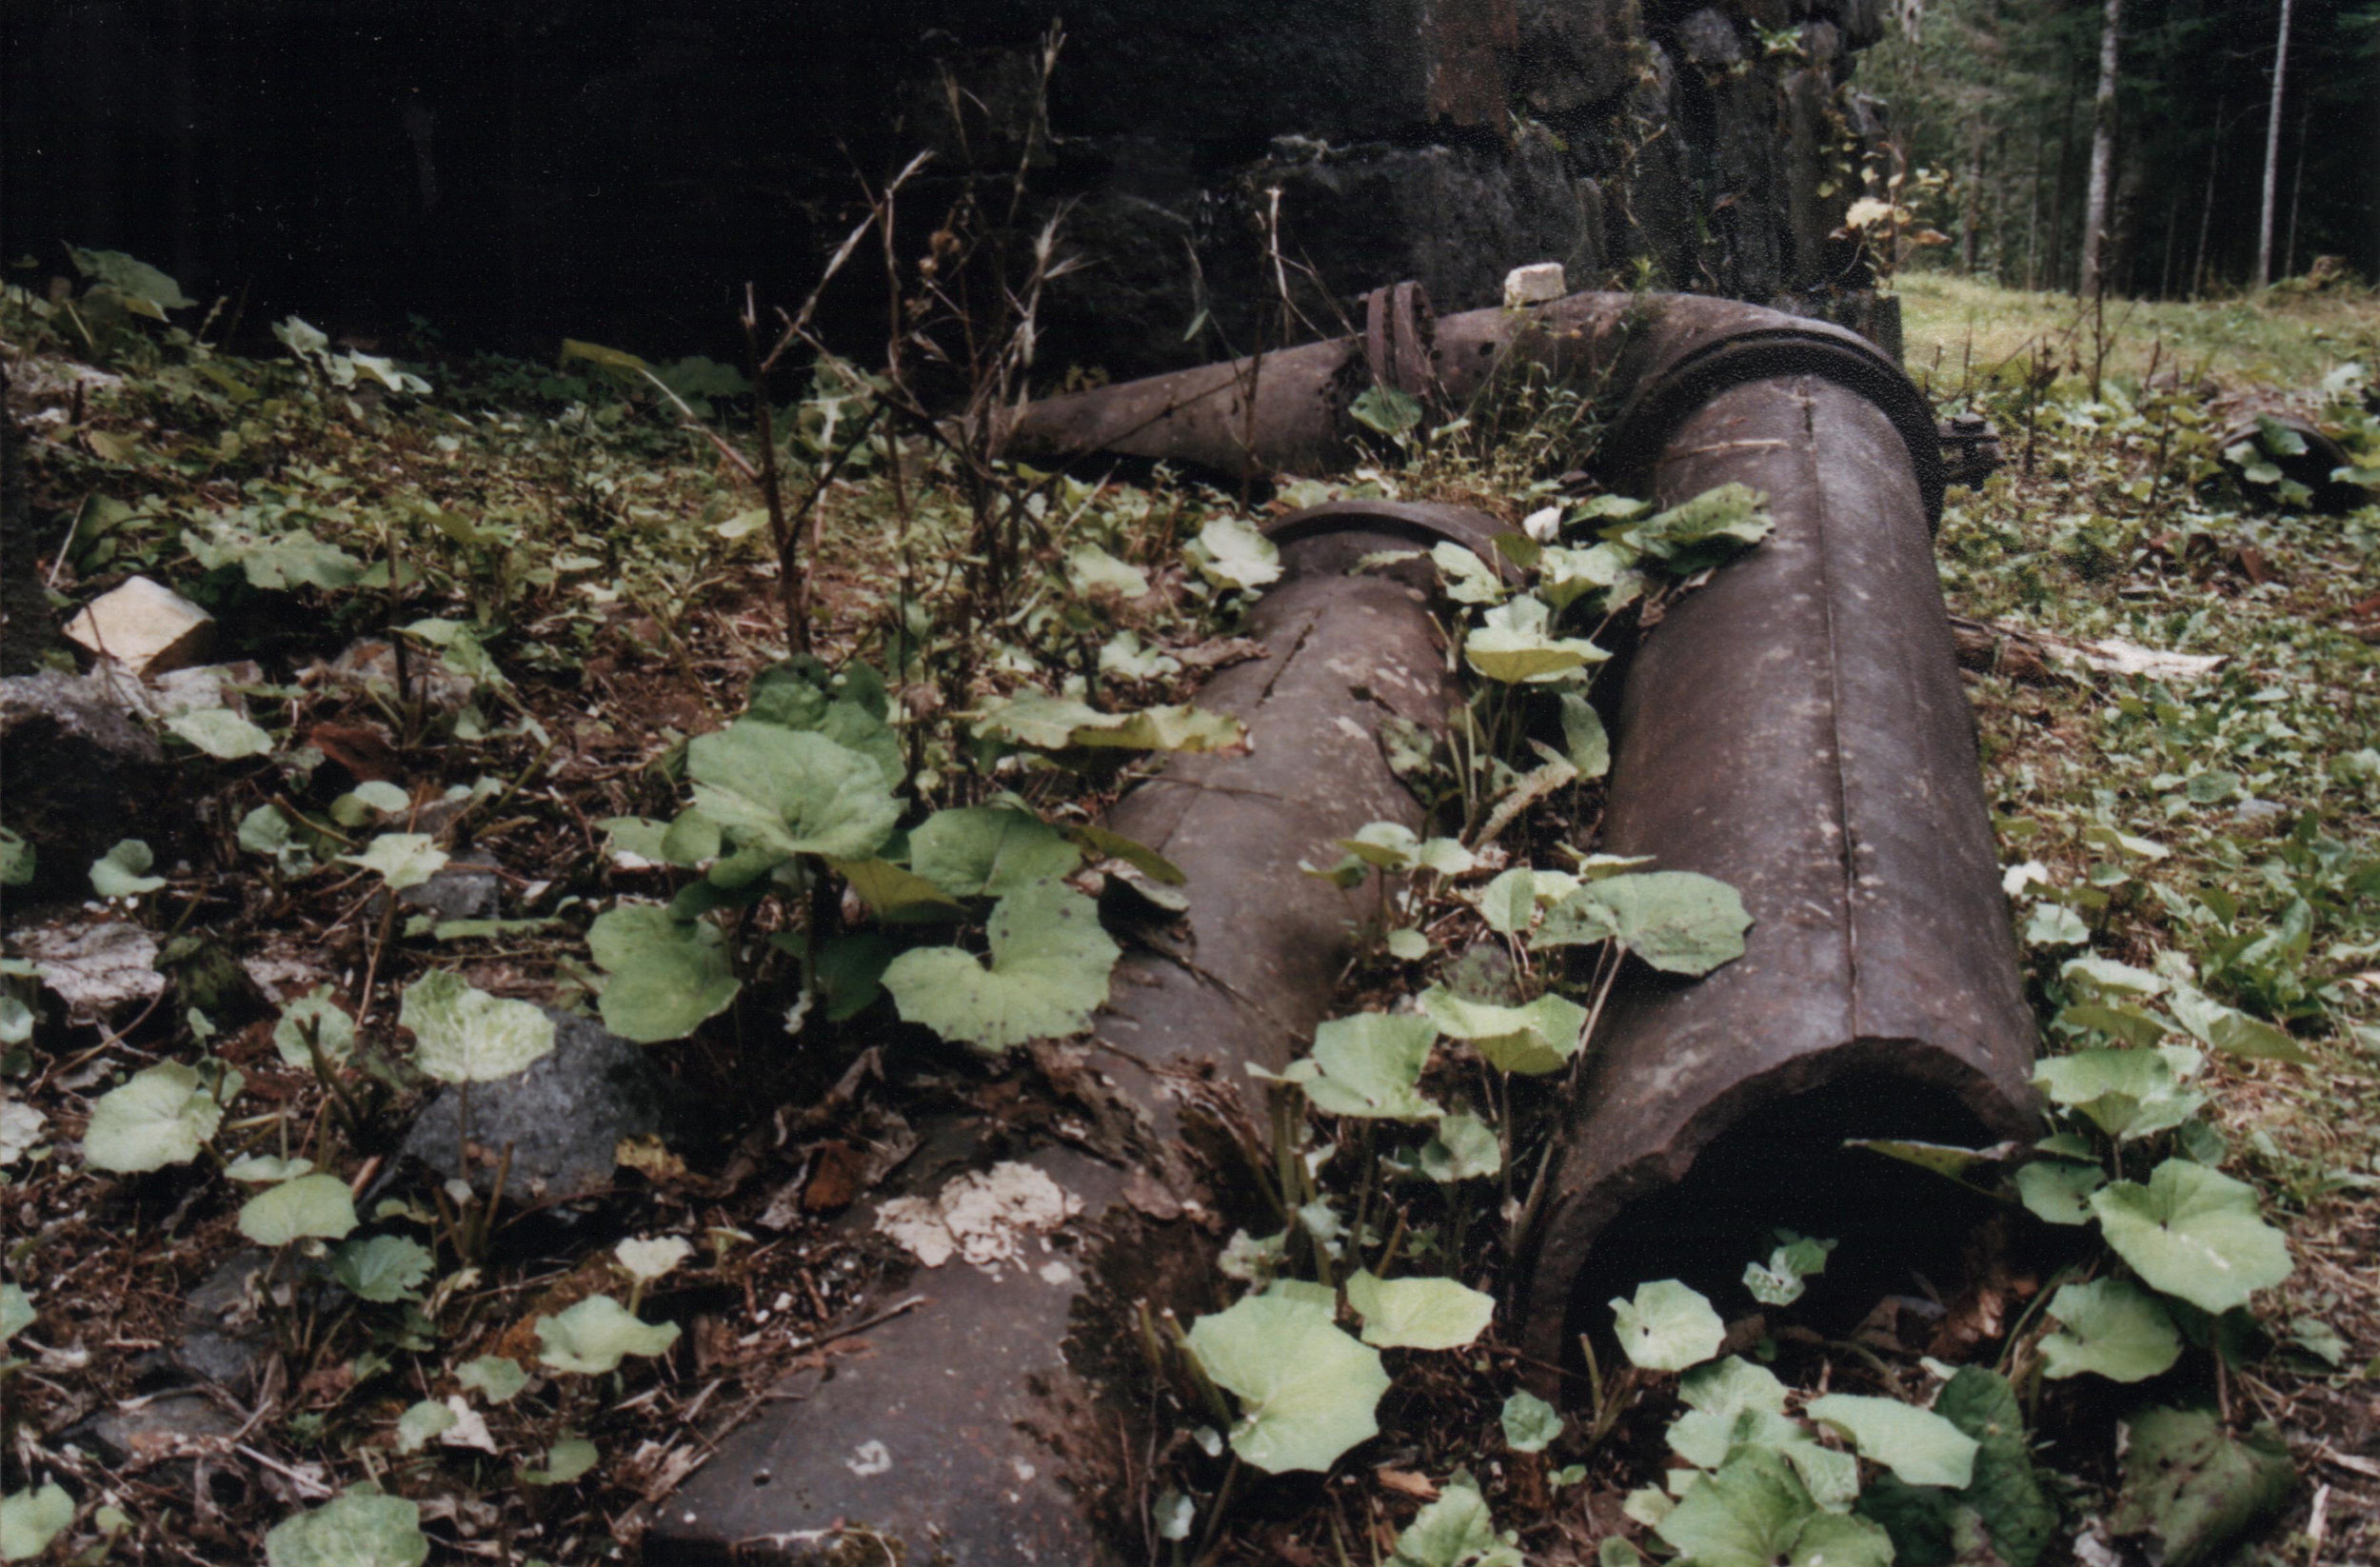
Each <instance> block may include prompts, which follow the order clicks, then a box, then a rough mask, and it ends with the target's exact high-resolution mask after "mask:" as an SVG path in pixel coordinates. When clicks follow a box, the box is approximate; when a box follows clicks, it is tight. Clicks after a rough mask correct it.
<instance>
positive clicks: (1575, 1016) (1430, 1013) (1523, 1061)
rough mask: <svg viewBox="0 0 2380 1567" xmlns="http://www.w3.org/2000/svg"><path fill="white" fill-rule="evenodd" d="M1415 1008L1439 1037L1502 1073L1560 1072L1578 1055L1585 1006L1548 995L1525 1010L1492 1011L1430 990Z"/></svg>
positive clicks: (1441, 990) (1442, 988)
mask: <svg viewBox="0 0 2380 1567" xmlns="http://www.w3.org/2000/svg"><path fill="white" fill-rule="evenodd" d="M1420 1004H1421V1013H1422V1016H1424V1017H1426V1018H1428V1019H1429V1020H1430V1021H1431V1022H1434V1023H1436V1024H1438V1029H1439V1031H1440V1032H1442V1033H1445V1034H1450V1035H1452V1036H1454V1037H1455V1038H1456V1039H1458V1040H1468V1041H1470V1042H1471V1047H1472V1048H1473V1049H1474V1050H1476V1051H1478V1053H1479V1058H1480V1060H1482V1061H1486V1062H1487V1063H1488V1064H1489V1065H1490V1066H1493V1067H1496V1068H1497V1070H1499V1071H1504V1072H1524V1073H1529V1074H1532V1075H1536V1074H1542V1073H1546V1072H1557V1071H1559V1070H1561V1068H1562V1067H1563V1066H1564V1065H1566V1064H1568V1062H1569V1061H1570V1058H1571V1057H1573V1056H1575V1055H1577V1053H1578V1043H1579V1040H1580V1039H1581V1037H1582V1036H1583V1035H1584V1033H1585V1030H1586V1026H1587V1013H1586V1009H1585V1008H1584V1007H1582V1006H1579V1005H1578V1004H1577V1002H1571V1001H1567V1000H1565V999H1563V998H1562V997H1560V996H1557V995H1554V994H1552V993H1550V992H1549V993H1548V994H1546V995H1543V996H1540V997H1538V998H1537V1000H1536V1001H1534V1002H1530V1003H1529V1004H1528V1005H1526V1006H1495V1005H1491V1004H1489V1003H1488V1002H1472V1001H1465V1000H1464V999H1463V998H1461V997H1460V996H1458V995H1456V994H1455V993H1454V992H1453V991H1451V990H1448V989H1447V988H1446V987H1445V986H1444V985H1432V986H1431V987H1430V988H1429V989H1427V990H1425V991H1423V992H1422V993H1421V997H1420Z"/></svg>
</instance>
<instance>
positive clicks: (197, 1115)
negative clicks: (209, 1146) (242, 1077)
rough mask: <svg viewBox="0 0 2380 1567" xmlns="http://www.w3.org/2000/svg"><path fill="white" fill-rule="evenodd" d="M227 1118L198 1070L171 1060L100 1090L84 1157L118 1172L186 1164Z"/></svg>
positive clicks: (85, 1137) (86, 1132)
mask: <svg viewBox="0 0 2380 1567" xmlns="http://www.w3.org/2000/svg"><path fill="white" fill-rule="evenodd" d="M222 1122H223V1106H222V1105H220V1104H218V1103H216V1102H215V1100H214V1096H213V1095H211V1094H209V1093H208V1092H207V1090H206V1088H205V1087H204V1086H203V1083H202V1080H201V1079H200V1078H199V1075H198V1073H197V1072H196V1071H194V1070H192V1069H191V1068H189V1067H188V1066H184V1065H182V1064H181V1063H180V1062H179V1061H166V1062H163V1063H162V1064H159V1065H156V1066H150V1067H146V1068H144V1069H143V1070H141V1071H139V1072H136V1073H134V1074H133V1075H132V1077H131V1079H130V1080H129V1081H127V1082H126V1083H125V1084H124V1085H123V1086H122V1087H120V1088H111V1089H109V1091H108V1092H107V1093H105V1094H103V1095H101V1096H100V1098H99V1102H98V1103H96V1104H94V1105H92V1106H91V1113H90V1123H89V1125H88V1126H87V1127H85V1128H84V1131H83V1159H84V1161H85V1162H86V1163H88V1164H90V1165H91V1166H93V1167H94V1168H96V1169H101V1170H109V1171H113V1172H114V1173H116V1174H118V1175H130V1174H134V1173H136V1172H139V1171H143V1170H162V1169H164V1168H165V1167H166V1166H167V1165H169V1164H187V1163H188V1162H189V1161H190V1160H193V1159H196V1158H197V1157H198V1150H199V1149H200V1148H201V1147H203V1146H205V1144H206V1142H207V1140H208V1138H210V1137H213V1136H214V1135H215V1128H216V1127H217V1126H219V1125H221V1124H222Z"/></svg>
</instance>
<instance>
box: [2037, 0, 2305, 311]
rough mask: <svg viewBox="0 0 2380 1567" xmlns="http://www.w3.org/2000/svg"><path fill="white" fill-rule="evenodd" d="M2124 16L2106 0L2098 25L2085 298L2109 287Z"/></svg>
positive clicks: (2079, 279)
mask: <svg viewBox="0 0 2380 1567" xmlns="http://www.w3.org/2000/svg"><path fill="white" fill-rule="evenodd" d="M2283 3H2284V4H2287V3H2288V0H2283ZM2123 15H2124V0H2107V12H2106V15H2105V18H2104V19H2103V20H2102V21H2101V22H2100V24H2099V90H2098V91H2097V93H2096V94H2094V95H2093V96H2092V100H2091V186H2090V189H2089V191H2088V193H2087V194H2086V195H2085V196H2084V197H2083V235H2082V267H2081V268H2080V269H2079V271H2078V272H2077V274H2076V276H2075V279H2074V291H2075V292H2076V293H2078V294H2080V295H2082V296H2083V297H2084V298H2086V299H2090V298H2095V297H2097V295H2098V294H2099V292H2100V290H2101V289H2102V288H2105V287H2106V286H2107V278H2106V277H2105V275H2104V270H2105V268H2104V264H2105V261H2106V254H2107V228H2108V187H2109V186H2110V185H2111V184H2112V181H2113V177H2114V169H2115V76H2116V64H2117V42H2118V36H2119V33H2120V31H2121V29H2122V24H2123Z"/></svg>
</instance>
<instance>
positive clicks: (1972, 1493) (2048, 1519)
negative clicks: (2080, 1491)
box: [1877, 1366, 2058, 1567]
mask: <svg viewBox="0 0 2380 1567" xmlns="http://www.w3.org/2000/svg"><path fill="white" fill-rule="evenodd" d="M1934 1413H1935V1414H1937V1415H1939V1416H1941V1417H1942V1418H1944V1419H1946V1420H1948V1421H1950V1422H1951V1423H1952V1424H1953V1425H1954V1426H1956V1427H1958V1429H1960V1430H1961V1431H1964V1432H1965V1433H1967V1435H1969V1436H1970V1437H1973V1438H1975V1441H1976V1444H1977V1447H1976V1452H1975V1478H1973V1480H1972V1481H1971V1482H1969V1484H1968V1486H1967V1489H1966V1490H1964V1491H1960V1492H1955V1493H1950V1494H1949V1495H1950V1496H1951V1497H1952V1498H1954V1500H1955V1501H1956V1502H1957V1503H1958V1504H1959V1505H1963V1506H1966V1507H1970V1508H1973V1510H1974V1512H1975V1514H1976V1515H1977V1516H1978V1517H1980V1518H1981V1519H1982V1521H1983V1525H1984V1527H1985V1529H1986V1530H1987V1531H1988V1532H1989V1533H1990V1535H1991V1537H1992V1546H1993V1550H1994V1551H1995V1552H1997V1553H1998V1555H1999V1557H2000V1559H2001V1560H2002V1561H2003V1562H2005V1563H2007V1567H2033V1563H2034V1562H2035V1561H2036V1560H2037V1559H2039V1557H2040V1556H2041V1553H2042V1551H2043V1549H2044V1548H2045V1547H2046V1546H2047V1545H2048V1544H2049V1542H2050V1540H2051V1538H2052V1537H2053V1536H2054V1535H2055V1534H2056V1533H2057V1528H2058V1510H2057V1504H2056V1503H2054V1502H2053V1501H2052V1500H2051V1499H2050V1498H2049V1496H2048V1494H2047V1493H2046V1492H2044V1491H2043V1490H2042V1487H2041V1480H2040V1478H2039V1477H2038V1476H2037V1475H2036V1474H2035V1473H2034V1471H2033V1447H2032V1434H2031V1433H2030V1432H2029V1431H2028V1430H2027V1429H2026V1426H2025V1416H2024V1411H2023V1410H2022V1409H2021V1408H2019V1407H2018V1405H2017V1402H2016V1395H2015V1392H2014V1391H2013V1389H2011V1388H2010V1386H2009V1385H2008V1380H2007V1379H2006V1378H2003V1377H2001V1376H1999V1375H1998V1374H1997V1373H1995V1372H1992V1371H1987V1370H1985V1369H1984V1368H1983V1367H1981V1366H1961V1367H1960V1368H1959V1369H1958V1371H1957V1373H1956V1374H1955V1375H1954V1376H1953V1377H1952V1378H1951V1379H1950V1381H1949V1382H1948V1383H1947V1384H1945V1385H1944V1387H1943V1389H1942V1391H1941V1393H1940V1394H1939V1395H1938V1396H1936V1397H1935V1398H1934ZM1877 1483H1878V1484H1879V1485H1882V1484H1887V1483H1890V1484H1899V1483H1900V1481H1899V1480H1898V1479H1897V1478H1895V1477H1892V1476H1886V1477H1883V1478H1880V1479H1879V1480H1878V1482H1877ZM1923 1494H1924V1495H1928V1496H1936V1497H1938V1496H1943V1495H1945V1494H1944V1493H1942V1492H1939V1491H1934V1490H1931V1489H1928V1490H1926V1491H1924V1492H1923Z"/></svg>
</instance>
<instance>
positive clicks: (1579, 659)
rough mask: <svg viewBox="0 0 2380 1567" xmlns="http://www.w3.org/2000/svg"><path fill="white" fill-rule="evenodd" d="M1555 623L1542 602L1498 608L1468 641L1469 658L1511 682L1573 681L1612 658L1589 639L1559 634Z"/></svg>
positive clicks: (1482, 669) (1464, 647) (1466, 654)
mask: <svg viewBox="0 0 2380 1567" xmlns="http://www.w3.org/2000/svg"><path fill="white" fill-rule="evenodd" d="M1552 621H1553V611H1552V610H1550V609H1549V608H1547V607H1546V605H1545V604H1544V602H1543V601H1542V600H1539V599H1534V598H1529V597H1527V596H1525V595H1524V596H1523V597H1520V598H1517V599H1515V600H1513V601H1512V602H1511V603H1510V604H1503V605H1497V606H1496V607H1495V608H1493V609H1490V610H1488V611H1487V612H1486V613H1485V614H1484V615H1482V616H1481V617H1480V623H1479V625H1478V628H1477V629H1475V630H1473V631H1472V632H1471V634H1470V635H1469V636H1467V637H1465V638H1464V639H1463V645H1462V652H1463V657H1464V659H1465V660H1467V661H1468V662H1469V663H1470V664H1471V667H1472V668H1474V669H1476V670H1478V672H1479V673H1480V674H1482V675H1485V676H1486V677H1487V678H1488V679H1490V680H1493V681H1501V682H1503V683H1505V684H1543V683H1545V682H1548V681H1561V680H1567V679H1569V678H1570V677H1571V676H1572V675H1574V674H1576V673H1577V671H1578V670H1580V669H1584V668H1586V667H1587V666H1588V665H1590V664H1601V663H1602V662H1604V661H1605V660H1606V659H1608V658H1610V657H1611V656H1612V655H1611V654H1610V653H1608V652H1606V651H1605V650H1604V649H1602V648H1600V647H1598V646H1597V645H1595V644H1594V643H1592V642H1589V641H1587V640H1586V639H1585V638H1583V637H1557V636H1555V635H1554V634H1553V631H1552V630H1551V628H1550V627H1551V625H1552Z"/></svg>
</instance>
